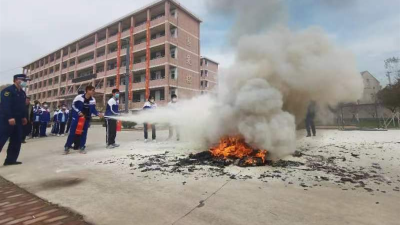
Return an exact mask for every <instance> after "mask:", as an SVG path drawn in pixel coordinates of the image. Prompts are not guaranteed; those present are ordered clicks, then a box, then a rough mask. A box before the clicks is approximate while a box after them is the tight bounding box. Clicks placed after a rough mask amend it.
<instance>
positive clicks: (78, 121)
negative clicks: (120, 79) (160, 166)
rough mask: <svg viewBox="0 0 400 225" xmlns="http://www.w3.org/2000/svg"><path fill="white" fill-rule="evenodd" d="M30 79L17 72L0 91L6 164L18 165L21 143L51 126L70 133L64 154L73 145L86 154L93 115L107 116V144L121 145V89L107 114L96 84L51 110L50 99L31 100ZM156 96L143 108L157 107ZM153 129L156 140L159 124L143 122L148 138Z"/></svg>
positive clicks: (57, 133)
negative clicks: (98, 106) (98, 99)
mask: <svg viewBox="0 0 400 225" xmlns="http://www.w3.org/2000/svg"><path fill="white" fill-rule="evenodd" d="M28 80H29V79H28V78H27V76H26V75H25V74H17V75H15V76H14V84H13V85H11V86H9V87H7V88H5V89H4V90H3V91H1V93H0V152H1V150H2V149H3V147H4V145H5V144H6V142H7V141H8V140H9V146H8V149H7V158H6V160H5V162H4V165H17V164H21V162H19V161H17V159H18V155H19V152H20V149H21V144H22V143H26V140H27V139H29V138H32V139H36V138H45V137H47V136H48V135H47V128H48V127H51V131H50V134H49V135H52V136H58V137H60V136H65V134H68V137H67V140H66V143H65V145H64V154H69V153H70V150H71V149H74V150H78V151H79V152H80V153H82V154H86V150H85V149H86V139H87V135H88V129H89V127H90V122H91V121H92V116H98V117H100V118H103V117H105V126H106V148H107V149H113V148H117V147H119V144H117V143H116V141H115V139H116V136H117V130H118V122H117V119H116V118H117V117H118V116H119V115H121V113H120V112H119V94H120V93H119V90H118V89H113V90H112V93H111V94H112V96H111V98H110V99H109V100H108V102H107V106H106V110H105V114H104V115H103V113H100V112H98V111H97V109H96V99H95V98H94V93H95V87H93V86H91V85H89V86H87V87H86V88H85V91H79V92H78V95H77V96H76V97H75V98H74V100H73V102H72V105H71V107H70V108H68V107H67V105H65V104H61V105H59V106H57V108H56V109H55V110H54V111H53V112H52V113H51V112H50V105H49V103H47V102H43V103H41V102H39V101H38V100H35V101H34V104H33V105H32V104H31V101H30V98H29V97H27V96H26V94H25V92H24V90H23V88H25V87H26V83H27V81H28ZM177 99H178V98H177V96H176V95H175V94H173V95H172V96H171V102H170V103H169V104H168V106H169V107H173V104H175V103H177ZM156 109H157V104H156V103H155V98H154V96H150V97H149V98H148V99H147V101H146V102H145V104H144V106H143V110H156ZM150 127H151V130H152V135H151V138H152V141H153V142H156V125H155V124H151V125H150V124H148V123H144V124H143V131H144V141H145V142H148V129H149V128H150ZM174 130H175V132H176V140H178V141H179V139H180V134H179V129H178V128H177V127H173V126H170V128H169V139H171V138H172V137H173V134H174Z"/></svg>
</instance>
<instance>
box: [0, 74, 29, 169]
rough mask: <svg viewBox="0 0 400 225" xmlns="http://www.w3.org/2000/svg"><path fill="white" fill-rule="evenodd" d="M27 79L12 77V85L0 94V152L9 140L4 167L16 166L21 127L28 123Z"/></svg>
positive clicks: (22, 75) (23, 76)
mask: <svg viewBox="0 0 400 225" xmlns="http://www.w3.org/2000/svg"><path fill="white" fill-rule="evenodd" d="M28 80H29V79H28V78H27V76H26V75H25V74H17V75H14V84H13V85H11V86H9V87H6V88H5V89H4V90H2V91H1V93H0V152H1V151H2V150H3V147H4V145H5V144H6V142H7V140H8V139H9V138H10V142H9V144H8V148H7V158H6V160H5V161H4V165H5V166H9V165H18V164H21V162H18V161H17V159H18V156H19V152H20V150H21V142H22V132H23V126H24V125H26V124H27V123H28V120H27V118H26V115H27V112H26V105H25V101H26V94H25V91H24V90H22V88H24V87H26V85H27V83H26V81H28Z"/></svg>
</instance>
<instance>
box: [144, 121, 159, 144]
mask: <svg viewBox="0 0 400 225" xmlns="http://www.w3.org/2000/svg"><path fill="white" fill-rule="evenodd" d="M147 125H148V124H147V123H144V124H143V130H144V139H147V138H148V136H149V134H148V132H147ZM151 138H152V139H153V140H155V139H156V125H155V124H152V125H151Z"/></svg>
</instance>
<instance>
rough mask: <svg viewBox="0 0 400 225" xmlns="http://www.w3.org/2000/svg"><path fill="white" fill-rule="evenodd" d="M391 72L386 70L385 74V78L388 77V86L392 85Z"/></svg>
mask: <svg viewBox="0 0 400 225" xmlns="http://www.w3.org/2000/svg"><path fill="white" fill-rule="evenodd" d="M391 73H392V72H390V71H387V72H386V76H387V78H388V79H389V86H392V79H390V74H391Z"/></svg>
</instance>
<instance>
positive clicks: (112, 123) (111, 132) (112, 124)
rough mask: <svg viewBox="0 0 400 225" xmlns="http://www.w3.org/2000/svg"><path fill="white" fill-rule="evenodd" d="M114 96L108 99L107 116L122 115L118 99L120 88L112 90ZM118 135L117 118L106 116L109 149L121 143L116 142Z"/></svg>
mask: <svg viewBox="0 0 400 225" xmlns="http://www.w3.org/2000/svg"><path fill="white" fill-rule="evenodd" d="M111 93H112V98H110V100H108V102H107V107H106V113H105V115H106V116H118V115H120V113H119V111H118V99H119V90H118V89H113V90H112V92H111ZM116 137H117V120H115V119H112V118H106V144H107V147H106V148H107V149H112V148H117V147H119V144H116V143H115V138H116Z"/></svg>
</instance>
